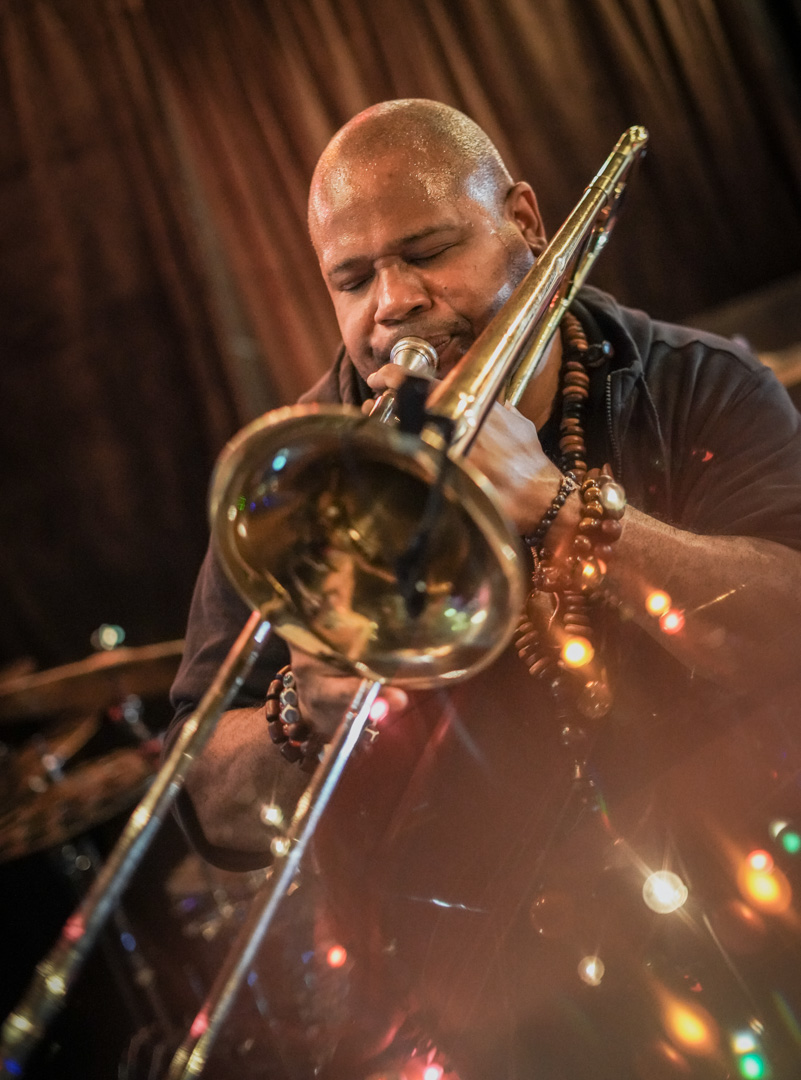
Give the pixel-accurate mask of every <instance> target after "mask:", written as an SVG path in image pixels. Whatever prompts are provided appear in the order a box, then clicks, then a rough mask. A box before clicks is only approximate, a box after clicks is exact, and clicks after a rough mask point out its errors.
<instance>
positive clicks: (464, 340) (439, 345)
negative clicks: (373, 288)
mask: <svg viewBox="0 0 801 1080" xmlns="http://www.w3.org/2000/svg"><path fill="white" fill-rule="evenodd" d="M406 337H419V338H422V339H423V340H424V341H427V342H428V343H429V345H431V346H433V348H434V349H435V350H436V351H437V353H439V352H440V350H442V349H444V348H445V347H446V346H447V345H448V344H449V343H450V342H451V341H454V340H455V341H458V342H459V343H460V344H463V345H464V348H465V349H467V348H468V347H469V346H470V345H472V343H473V341H474V340H475V335H473V334H472V333H471V332H469V331H468V329H467V328H466V327H464V326H453V327H443V326H404V328H403V331H402V332H399V333H398V334H397V335H395V336H394V338H393V339H392V340H391V341H390V342H389V344H388V345H386V346H385V347H384V348H382V349H380V350H374V352H373V355H374V357H375V359H376V360H377V361H378V362H379V363H380V364H382V365H383V364H388V363H389V362H390V359H389V357H390V353H391V352H392V349H393V348H394V347H395V345H396V344H397V343H398V342H399V341H401V340H402V339H403V338H406Z"/></svg>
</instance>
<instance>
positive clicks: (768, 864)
mask: <svg viewBox="0 0 801 1080" xmlns="http://www.w3.org/2000/svg"><path fill="white" fill-rule="evenodd" d="M748 865H749V866H750V867H751V869H752V870H756V871H757V873H760V872H764V873H766V874H769V873H770V872H771V870H772V869H773V856H772V855H770V854H769V853H768V852H767V851H762V850H761V849H759V850H757V851H752V852H751V854H750V855H749V856H748Z"/></svg>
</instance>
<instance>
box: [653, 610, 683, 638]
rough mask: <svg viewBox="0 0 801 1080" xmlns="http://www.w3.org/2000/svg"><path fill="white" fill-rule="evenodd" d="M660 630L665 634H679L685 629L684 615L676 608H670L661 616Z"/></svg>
mask: <svg viewBox="0 0 801 1080" xmlns="http://www.w3.org/2000/svg"><path fill="white" fill-rule="evenodd" d="M659 629H660V630H661V631H662V633H663V634H678V632H679V631H680V630H683V629H684V615H683V613H682V612H681V611H679V610H677V609H676V608H669V609H668V610H667V611H666V612H665V613H664V614H663V615H660V616H659Z"/></svg>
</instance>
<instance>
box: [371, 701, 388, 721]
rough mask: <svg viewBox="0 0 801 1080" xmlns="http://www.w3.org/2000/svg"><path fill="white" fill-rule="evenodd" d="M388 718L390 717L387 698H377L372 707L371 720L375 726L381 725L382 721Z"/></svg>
mask: <svg viewBox="0 0 801 1080" xmlns="http://www.w3.org/2000/svg"><path fill="white" fill-rule="evenodd" d="M387 716H389V705H388V704H387V700H386V698H382V697H377V698H376V699H375V701H374V702H373V704H372V705H371V706H370V719H371V720H372V721H373V723H374V724H380V723H381V721H382V720H386V718H387Z"/></svg>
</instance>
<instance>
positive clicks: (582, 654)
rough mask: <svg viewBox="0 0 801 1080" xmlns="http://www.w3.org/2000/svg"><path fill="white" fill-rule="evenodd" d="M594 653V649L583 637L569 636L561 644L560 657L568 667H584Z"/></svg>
mask: <svg viewBox="0 0 801 1080" xmlns="http://www.w3.org/2000/svg"><path fill="white" fill-rule="evenodd" d="M594 655H595V650H594V649H593V647H592V645H591V644H590V642H589V641H588V640H587V638H585V637H569V638H568V639H567V641H566V642H565V643H564V645H563V646H562V659H563V660H564V662H565V663H566V664H567V666H568V667H572V668H579V667H584V665H585V664H589V662H590V661H591V660H592V658H593V656H594Z"/></svg>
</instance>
